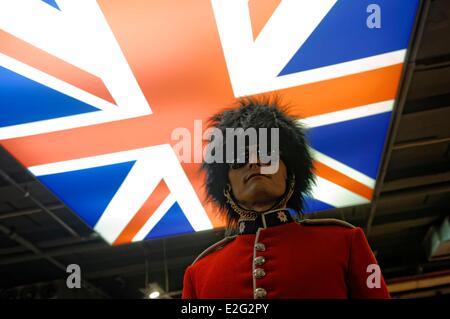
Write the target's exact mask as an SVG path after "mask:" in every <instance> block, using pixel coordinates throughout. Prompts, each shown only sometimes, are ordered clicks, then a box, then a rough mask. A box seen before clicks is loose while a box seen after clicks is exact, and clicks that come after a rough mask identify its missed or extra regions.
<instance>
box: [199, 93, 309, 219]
mask: <svg viewBox="0 0 450 319" xmlns="http://www.w3.org/2000/svg"><path fill="white" fill-rule="evenodd" d="M288 110H289V107H288V106H287V105H283V104H282V103H281V102H280V99H279V98H277V97H272V98H270V97H260V98H256V97H246V98H241V99H239V100H238V101H237V102H236V104H235V105H234V106H233V107H232V108H230V109H226V110H224V111H223V112H220V113H217V114H215V115H213V116H212V117H211V118H210V119H209V127H213V128H217V129H219V130H220V131H221V132H222V134H223V136H225V130H226V128H242V129H244V130H246V129H248V128H255V129H258V128H263V127H264V128H278V129H279V148H280V149H279V150H280V157H281V160H282V161H283V162H284V164H285V165H286V168H287V171H288V175H292V174H293V175H294V176H295V186H294V191H293V193H292V196H291V197H290V199H289V201H288V202H287V207H288V208H292V209H294V210H295V211H297V212H298V213H301V212H302V211H303V205H304V195H305V194H308V193H309V192H310V189H311V186H312V184H313V183H314V174H313V163H312V158H311V155H310V154H309V151H308V145H307V141H306V138H305V129H304V128H303V126H302V125H301V124H300V123H299V122H298V118H295V117H293V116H291V115H289V113H288ZM269 135H270V134H269ZM225 141H226V140H225V139H224V142H223V144H226V142H225ZM223 147H224V149H225V145H223ZM201 169H202V170H203V171H205V173H206V181H205V187H206V193H207V200H208V201H210V202H213V203H215V204H216V205H217V206H218V207H219V213H220V214H221V215H224V216H225V217H226V220H227V223H228V226H229V227H230V226H231V227H232V226H235V225H236V222H237V221H238V219H239V215H238V214H237V213H236V212H235V211H234V210H233V209H232V208H231V207H230V205H229V204H228V203H227V200H226V197H225V196H224V190H225V189H226V187H227V184H228V169H229V166H228V164H226V163H207V162H206V161H203V163H202V166H201ZM286 191H287V187H286Z"/></svg>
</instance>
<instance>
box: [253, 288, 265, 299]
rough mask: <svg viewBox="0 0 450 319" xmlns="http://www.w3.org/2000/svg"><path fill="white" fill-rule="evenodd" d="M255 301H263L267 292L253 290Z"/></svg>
mask: <svg viewBox="0 0 450 319" xmlns="http://www.w3.org/2000/svg"><path fill="white" fill-rule="evenodd" d="M254 295H255V299H263V298H266V296H267V291H266V289H264V288H256V289H255V293H254Z"/></svg>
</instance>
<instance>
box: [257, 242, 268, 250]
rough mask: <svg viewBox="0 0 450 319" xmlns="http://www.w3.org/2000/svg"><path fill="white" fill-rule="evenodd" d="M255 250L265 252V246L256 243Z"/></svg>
mask: <svg viewBox="0 0 450 319" xmlns="http://www.w3.org/2000/svg"><path fill="white" fill-rule="evenodd" d="M255 249H256V250H257V251H266V246H265V245H264V244H263V243H256V244H255Z"/></svg>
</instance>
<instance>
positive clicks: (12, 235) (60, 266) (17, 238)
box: [0, 225, 109, 297]
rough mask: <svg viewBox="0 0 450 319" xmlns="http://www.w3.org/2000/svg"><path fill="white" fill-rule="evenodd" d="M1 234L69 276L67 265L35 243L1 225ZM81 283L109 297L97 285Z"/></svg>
mask: <svg viewBox="0 0 450 319" xmlns="http://www.w3.org/2000/svg"><path fill="white" fill-rule="evenodd" d="M0 232H1V233H3V234H4V235H5V236H8V237H9V238H10V239H12V240H14V241H15V242H17V243H18V244H20V245H22V246H24V247H26V248H27V249H29V250H31V251H32V252H33V254H35V255H36V256H39V258H40V259H45V260H47V261H48V262H49V263H50V264H52V265H53V266H55V267H56V268H58V269H59V270H61V271H62V272H64V274H65V275H67V273H66V270H67V265H64V264H62V263H61V262H59V261H58V260H56V259H54V258H52V257H50V256H46V255H45V254H44V253H43V252H42V251H41V250H40V249H39V248H38V247H36V246H35V245H34V244H33V243H31V242H29V241H28V240H26V239H25V238H23V237H22V236H20V235H19V234H17V233H15V232H14V231H12V230H11V229H9V228H7V227H5V226H3V225H0ZM81 282H82V283H83V284H84V286H85V287H87V288H91V289H92V290H93V291H96V292H97V293H98V294H99V295H100V296H103V297H109V296H108V295H107V294H106V293H105V292H104V291H102V290H101V289H99V288H97V287H96V286H95V285H93V284H91V283H90V282H89V281H86V280H85V279H81Z"/></svg>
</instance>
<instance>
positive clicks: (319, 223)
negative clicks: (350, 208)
mask: <svg viewBox="0 0 450 319" xmlns="http://www.w3.org/2000/svg"><path fill="white" fill-rule="evenodd" d="M298 223H299V224H302V225H312V226H314V225H317V226H323V225H338V226H344V227H349V228H355V226H353V225H352V224H350V223H347V222H345V221H343V220H340V219H335V218H321V219H304V220H301V221H299V222H298Z"/></svg>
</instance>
